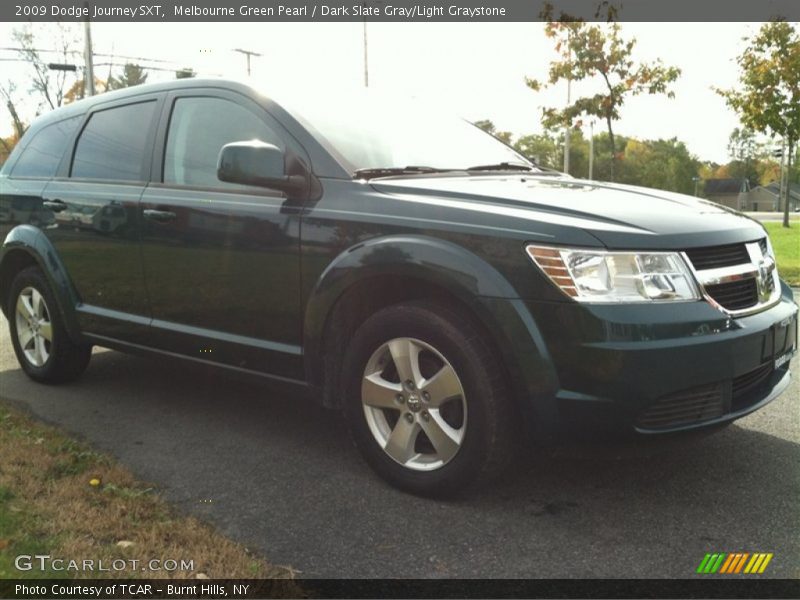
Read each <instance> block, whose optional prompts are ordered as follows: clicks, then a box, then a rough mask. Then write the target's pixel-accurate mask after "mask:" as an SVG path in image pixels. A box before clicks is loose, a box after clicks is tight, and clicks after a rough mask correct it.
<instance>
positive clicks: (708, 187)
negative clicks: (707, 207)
mask: <svg viewBox="0 0 800 600" xmlns="http://www.w3.org/2000/svg"><path fill="white" fill-rule="evenodd" d="M704 192H705V197H706V198H708V199H709V200H712V201H714V202H716V203H717V204H722V205H723V206H727V207H728V208H733V209H736V210H744V205H745V204H746V203H747V196H748V193H749V192H750V182H749V181H748V180H747V178H746V177H742V178H730V179H706V181H705V188H704Z"/></svg>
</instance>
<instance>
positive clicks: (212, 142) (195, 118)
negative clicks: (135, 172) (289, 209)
mask: <svg viewBox="0 0 800 600" xmlns="http://www.w3.org/2000/svg"><path fill="white" fill-rule="evenodd" d="M245 140H260V141H262V142H266V143H268V144H273V145H275V146H277V147H278V148H280V149H281V150H285V144H284V143H283V141H282V140H281V139H280V137H279V136H278V134H277V133H275V131H274V130H272V129H271V128H270V127H268V126H267V125H266V124H265V123H264V122H263V121H262V120H261V119H259V118H258V116H256V115H255V114H254V113H252V112H251V111H249V110H247V109H246V108H244V107H243V106H240V105H239V104H236V103H235V102H232V101H230V100H225V99H223V98H213V97H191V98H179V99H178V100H176V101H175V104H174V106H173V109H172V117H171V118H170V122H169V130H168V132H167V145H166V150H165V154H164V183H173V184H178V185H186V186H195V187H216V188H226V187H229V188H238V189H241V188H244V187H246V186H242V185H237V184H232V183H226V182H224V181H220V180H219V179H217V158H218V157H219V153H220V150H222V147H223V146H224V145H225V144H230V143H231V142H241V141H245Z"/></svg>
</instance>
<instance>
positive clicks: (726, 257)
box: [683, 238, 780, 316]
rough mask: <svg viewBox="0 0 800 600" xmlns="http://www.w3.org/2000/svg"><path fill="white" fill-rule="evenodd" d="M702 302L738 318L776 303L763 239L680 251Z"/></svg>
mask: <svg viewBox="0 0 800 600" xmlns="http://www.w3.org/2000/svg"><path fill="white" fill-rule="evenodd" d="M683 255H684V258H685V259H686V260H687V261H688V262H689V264H690V265H691V267H692V270H693V271H694V274H695V277H696V278H697V282H698V283H699V284H700V288H701V290H702V292H703V295H704V296H705V298H706V299H707V300H708V301H709V302H711V304H713V305H715V306H717V307H718V308H719V309H720V310H722V311H723V312H727V313H729V314H731V315H734V316H741V315H746V314H751V313H754V312H758V311H761V310H764V309H766V308H769V307H770V306H773V305H774V304H776V303H777V302H778V301H779V300H780V285H779V283H778V274H777V271H776V269H775V259H774V258H773V257H772V255H771V254H770V252H769V244H768V242H767V239H766V238H762V239H760V240H758V241H757V242H749V243H743V244H727V245H723V246H712V247H706V248H692V249H689V250H686V251H684V253H683Z"/></svg>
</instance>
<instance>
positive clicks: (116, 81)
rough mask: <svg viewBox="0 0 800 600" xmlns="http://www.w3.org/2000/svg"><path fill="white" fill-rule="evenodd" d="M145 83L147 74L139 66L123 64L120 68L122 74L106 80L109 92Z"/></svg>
mask: <svg viewBox="0 0 800 600" xmlns="http://www.w3.org/2000/svg"><path fill="white" fill-rule="evenodd" d="M146 81H147V73H146V72H145V70H144V69H143V68H142V67H140V66H139V65H136V64H133V63H125V66H124V67H122V74H121V75H120V76H119V77H109V78H108V89H109V90H121V89H122V88H126V87H132V86H134V85H139V84H141V83H145V82H146Z"/></svg>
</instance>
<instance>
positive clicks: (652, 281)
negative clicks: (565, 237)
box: [527, 246, 700, 302]
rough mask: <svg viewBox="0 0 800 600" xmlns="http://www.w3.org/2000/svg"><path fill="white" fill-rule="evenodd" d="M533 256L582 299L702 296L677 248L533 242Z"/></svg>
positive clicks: (567, 290)
mask: <svg viewBox="0 0 800 600" xmlns="http://www.w3.org/2000/svg"><path fill="white" fill-rule="evenodd" d="M527 251H528V254H529V255H530V257H531V258H532V259H533V261H534V262H535V263H536V264H537V265H538V266H539V268H540V269H541V270H542V271H544V273H545V274H546V275H547V276H548V277H549V278H550V279H551V280H552V281H553V283H555V284H556V285H557V286H558V287H559V288H561V290H562V291H563V292H564V293H565V294H567V295H568V296H572V297H573V298H575V300H578V301H579V302H650V301H687V300H699V299H700V293H699V290H698V289H697V284H696V283H695V280H694V277H693V276H692V274H691V272H690V271H689V268H688V267H687V265H686V263H685V262H684V260H683V259H682V258H681V256H680V254H678V253H677V252H605V251H602V250H571V249H568V248H547V247H542V246H528V247H527Z"/></svg>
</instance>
